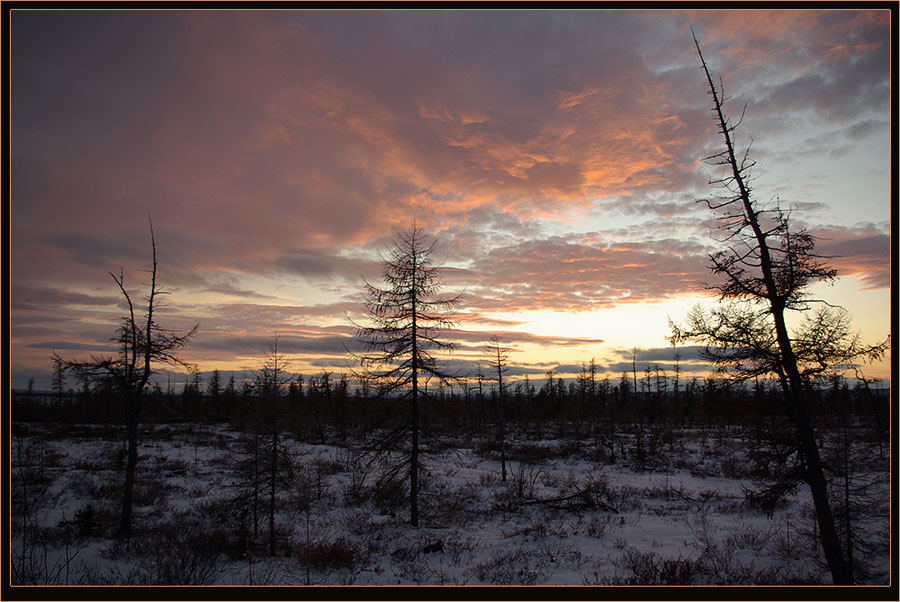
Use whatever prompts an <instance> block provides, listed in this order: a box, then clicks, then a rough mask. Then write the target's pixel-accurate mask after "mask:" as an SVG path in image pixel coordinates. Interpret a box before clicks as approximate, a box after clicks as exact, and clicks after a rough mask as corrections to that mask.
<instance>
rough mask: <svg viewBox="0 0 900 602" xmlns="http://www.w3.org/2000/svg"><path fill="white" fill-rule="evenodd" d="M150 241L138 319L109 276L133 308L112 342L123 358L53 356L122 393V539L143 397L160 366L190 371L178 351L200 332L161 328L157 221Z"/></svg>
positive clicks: (121, 279) (119, 279)
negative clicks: (146, 279) (147, 278)
mask: <svg viewBox="0 0 900 602" xmlns="http://www.w3.org/2000/svg"><path fill="white" fill-rule="evenodd" d="M150 242H151V246H152V251H153V268H152V269H150V270H147V272H148V273H149V274H150V283H149V285H148V286H149V292H148V293H147V296H146V297H144V301H145V305H144V311H145V314H144V316H143V317H142V318H139V317H138V315H137V308H136V307H135V303H134V301H133V300H132V297H131V293H129V292H128V289H127V288H126V287H125V274H124V270H123V271H120V273H119V274H118V275H116V274H113V273H112V272H110V276H112V279H113V280H114V281H115V283H116V285H117V286H118V287H119V291H120V292H121V293H122V296H123V297H124V298H125V303H126V305H127V307H128V315H126V316H124V317H123V318H122V319H121V322H120V325H119V328H118V331H117V334H116V336H115V337H114V338H113V340H114V341H115V342H116V343H118V344H119V353H118V354H117V355H115V356H108V357H102V356H96V355H92V356H91V358H90V359H89V360H87V361H72V360H66V359H63V358H62V357H60V356H58V355H56V353H54V354H53V356H52V359H53V361H54V362H57V361H58V362H60V363H61V365H63V366H65V368H66V370H70V371H72V372H74V373H75V374H76V375H77V377H78V378H79V380H81V381H83V382H84V383H89V382H94V383H101V382H105V383H108V384H110V385H112V387H113V388H114V389H115V390H116V391H117V392H118V393H119V395H120V396H121V399H122V404H123V410H124V419H125V431H126V443H127V461H126V465H125V484H124V486H123V488H122V512H121V517H120V521H119V534H120V535H121V536H125V537H127V536H129V535H130V534H131V522H132V507H133V505H134V479H135V471H136V467H137V446H138V426H139V424H140V416H141V409H142V405H143V401H144V393H145V389H146V388H147V384H148V383H149V382H150V377H151V376H152V375H153V374H154V373H155V369H154V366H155V365H157V364H169V365H175V364H180V365H183V366H186V365H187V364H186V363H185V362H184V361H182V360H181V359H180V358H179V357H178V356H177V355H176V352H177V351H178V350H179V349H182V348H184V347H185V346H186V345H187V344H188V343H189V342H190V339H191V337H193V335H194V333H195V332H196V330H197V326H196V325H195V326H194V327H193V328H191V329H190V330H188V331H186V332H179V331H175V330H169V329H165V328H162V327H161V326H160V325H159V324H158V323H157V321H156V311H157V310H158V309H159V307H160V305H161V303H160V297H161V296H163V295H167V294H168V293H167V292H166V291H163V290H161V289H159V288H158V284H157V281H156V279H157V269H158V262H157V252H156V236H155V235H154V233H153V222H152V221H151V222H150Z"/></svg>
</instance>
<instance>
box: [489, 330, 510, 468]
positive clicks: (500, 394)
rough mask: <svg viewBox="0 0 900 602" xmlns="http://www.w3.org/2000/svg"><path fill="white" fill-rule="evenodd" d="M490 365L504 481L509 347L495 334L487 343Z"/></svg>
mask: <svg viewBox="0 0 900 602" xmlns="http://www.w3.org/2000/svg"><path fill="white" fill-rule="evenodd" d="M487 350H488V353H489V354H490V362H491V367H492V368H493V370H494V373H495V374H496V375H497V428H498V435H499V438H500V475H501V480H502V481H503V482H504V483H505V482H506V405H505V404H506V396H505V395H504V385H503V375H504V374H505V373H506V372H507V371H508V370H509V366H508V363H509V348H508V347H504V346H503V345H502V344H501V342H500V338H499V337H498V336H497V335H491V340H490V343H489V344H488V348H487Z"/></svg>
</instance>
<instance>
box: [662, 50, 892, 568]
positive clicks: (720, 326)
mask: <svg viewBox="0 0 900 602" xmlns="http://www.w3.org/2000/svg"><path fill="white" fill-rule="evenodd" d="M694 43H695V46H696V47H697V53H698V55H699V56H700V62H701V65H702V68H703V71H704V73H705V75H706V79H707V83H708V85H709V93H710V95H711V96H712V99H713V109H712V110H713V113H714V114H715V118H716V122H717V125H718V129H719V133H720V134H721V135H722V137H723V139H724V145H725V149H724V150H723V151H722V152H720V153H718V154H716V155H713V156H712V157H709V158H708V160H709V161H710V162H711V163H712V164H714V165H717V166H721V167H723V168H724V169H725V171H726V175H725V176H724V177H723V178H722V179H720V180H716V181H714V182H711V183H714V184H718V185H720V186H721V187H723V188H724V189H725V190H726V194H725V195H724V196H722V197H720V198H718V199H716V200H707V201H705V202H706V204H707V205H708V207H709V208H710V209H711V210H712V211H714V212H716V215H717V218H718V219H719V223H720V228H721V229H722V230H723V231H724V232H725V234H726V238H725V241H724V242H727V243H728V247H727V248H726V249H724V250H722V251H719V252H717V253H714V254H713V255H711V256H710V259H711V262H712V264H711V270H712V272H713V273H714V274H716V275H717V276H720V277H721V278H722V280H721V282H720V284H718V285H716V286H714V287H713V288H715V289H716V290H718V292H719V293H720V299H721V301H722V302H723V303H721V304H720V305H719V306H717V307H716V308H714V309H712V310H706V309H704V308H702V307H699V306H698V307H695V308H694V309H693V310H692V311H691V312H690V313H689V314H688V316H687V318H686V324H685V325H684V326H680V325H676V324H674V323H672V324H671V327H672V340H673V342H677V343H683V342H686V341H695V342H699V343H701V344H704V345H705V346H706V349H705V352H704V353H703V355H704V357H705V359H706V360H708V361H710V362H711V363H712V364H713V365H715V366H717V367H719V368H720V369H722V370H723V371H726V372H729V373H730V374H731V375H732V376H734V377H735V378H738V379H747V378H752V377H755V376H762V375H768V374H775V375H776V376H777V377H778V379H779V381H780V383H781V388H782V393H783V398H784V404H785V410H786V412H787V415H788V418H789V419H790V422H791V424H792V425H793V436H794V438H795V443H796V449H795V453H796V455H797V459H798V463H799V469H798V471H797V474H798V475H799V478H801V479H802V480H803V481H804V482H805V483H806V484H807V485H808V487H809V489H810V491H811V493H812V497H813V502H814V506H815V511H816V518H817V523H818V526H819V529H820V533H821V542H822V548H823V551H824V553H825V558H826V560H827V562H828V567H829V570H830V571H831V574H832V579H833V581H834V583H835V584H850V583H852V581H853V578H852V574H851V571H850V570H849V567H848V563H847V561H846V559H845V558H844V555H843V554H842V551H841V544H840V540H839V537H838V532H837V530H836V528H835V522H834V516H833V513H832V509H831V503H830V502H829V498H828V483H827V481H826V478H825V471H824V469H823V466H822V460H821V457H820V453H819V448H818V445H817V442H816V431H815V426H814V423H813V413H812V408H811V404H810V401H809V399H808V396H807V389H808V384H809V380H810V378H811V376H813V375H815V374H817V373H820V372H822V371H825V370H828V369H830V368H832V367H834V366H835V365H839V364H847V363H849V362H852V361H854V360H857V359H859V358H878V357H880V356H881V355H883V353H884V352H885V350H886V349H887V345H888V343H887V342H885V343H881V344H879V345H872V346H867V345H863V344H861V343H860V342H859V339H858V337H857V336H855V335H854V334H852V333H851V332H850V330H849V328H848V318H847V315H846V312H844V311H843V310H840V309H839V308H834V307H832V306H830V305H828V304H825V303H824V302H821V301H817V300H814V299H811V298H810V296H809V287H810V285H812V284H814V283H816V282H820V281H830V280H832V279H834V278H835V276H836V274H837V273H836V271H835V270H834V269H832V268H830V267H828V266H827V265H826V264H825V263H824V261H823V259H824V258H822V257H821V256H819V255H817V254H816V252H815V238H814V237H813V236H812V235H811V234H809V233H808V232H807V231H805V230H802V229H801V230H792V229H791V220H790V214H789V213H786V212H784V211H782V210H781V209H780V208H779V207H777V206H776V207H774V208H772V209H766V208H764V207H763V208H761V207H759V206H758V205H757V203H756V202H755V201H754V200H753V199H752V197H751V187H750V171H751V169H752V168H753V165H754V162H753V161H752V160H751V159H750V158H749V146H748V147H747V149H746V150H745V151H744V152H743V154H741V155H740V156H739V152H738V150H737V149H736V148H735V141H734V132H735V130H736V128H737V127H738V126H739V125H740V123H741V122H740V121H738V122H737V123H732V122H731V121H729V120H728V118H727V117H726V115H725V111H724V103H725V101H726V98H725V96H724V93H723V91H722V85H721V83H719V85H716V83H715V82H714V81H713V78H712V75H711V74H710V71H709V69H708V67H707V64H706V61H705V60H704V58H703V53H702V52H701V51H700V44H699V42H697V39H696V37H695V38H694ZM742 118H743V115H742ZM725 301H729V303H724V302H725ZM817 302H818V303H822V305H823V308H822V309H821V310H820V311H818V312H817V313H815V314H814V316H813V317H808V318H807V320H806V322H805V323H804V325H803V326H802V327H801V328H800V329H799V331H798V332H797V333H796V334H794V335H792V334H791V333H790V332H789V330H788V327H787V320H786V314H787V312H789V311H801V312H806V311H808V310H809V309H810V308H811V304H812V303H817Z"/></svg>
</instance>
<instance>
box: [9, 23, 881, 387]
mask: <svg viewBox="0 0 900 602" xmlns="http://www.w3.org/2000/svg"><path fill="white" fill-rule="evenodd" d="M10 22H11V24H10V30H11V31H10V37H9V42H10V55H9V56H10V65H11V71H10V88H9V89H10V93H9V98H10V102H11V114H10V147H11V148H10V162H9V165H10V184H9V188H10V193H11V203H10V211H9V215H8V219H7V224H8V225H9V231H8V237H9V238H8V241H9V251H10V265H9V268H8V269H9V280H10V291H11V293H10V308H11V314H10V315H11V317H10V342H9V349H8V353H9V356H8V357H9V360H10V369H11V375H12V384H13V386H16V387H24V386H26V384H27V381H28V379H29V378H30V377H33V378H35V386H36V387H37V388H49V387H50V376H49V375H50V372H51V363H50V359H49V356H50V354H51V353H52V352H53V351H56V352H58V353H60V354H61V355H63V356H65V357H70V358H73V359H79V358H85V359H86V358H87V357H88V356H89V355H90V354H91V353H101V354H102V353H110V352H114V348H113V347H111V343H110V338H111V337H112V335H113V334H114V329H115V327H116V320H117V318H118V317H119V316H121V315H123V311H124V310H123V305H122V303H121V301H122V298H121V295H120V294H119V293H118V290H117V288H116V285H115V283H114V282H113V280H112V278H111V277H110V275H109V272H110V271H112V272H115V273H119V271H120V269H124V273H125V279H126V284H127V285H129V289H130V290H132V291H133V292H134V293H135V295H136V296H139V295H140V293H139V291H141V290H142V289H141V286H140V285H141V283H143V282H147V278H146V276H147V274H146V272H142V271H141V270H144V269H147V268H149V267H150V237H149V230H148V215H150V216H152V220H153V226H154V229H155V232H156V238H157V243H158V247H159V261H160V275H159V276H160V281H161V283H162V286H163V288H165V290H167V291H169V292H170V293H171V294H170V295H168V296H167V297H166V299H165V302H166V306H165V307H164V308H163V310H162V312H161V314H160V322H161V323H162V325H163V326H166V327H170V328H188V327H190V326H191V325H193V324H194V323H199V330H198V333H197V335H196V337H195V339H194V342H193V344H192V345H191V346H190V347H189V348H188V349H187V350H185V352H184V354H183V356H184V358H185V359H186V360H189V361H191V362H194V363H196V364H197V365H198V367H199V369H200V370H202V371H203V372H208V371H211V370H213V369H219V370H222V371H226V373H227V372H231V371H234V372H235V373H236V374H237V373H240V372H242V371H244V370H252V369H255V368H258V367H259V364H260V361H261V354H262V352H263V351H264V350H265V348H266V345H267V343H268V342H269V341H271V339H272V337H273V336H274V335H275V334H276V333H277V335H278V336H279V348H280V350H281V351H283V352H285V353H287V354H288V355H289V356H290V359H291V362H292V364H291V370H292V371H293V372H295V373H303V374H306V375H309V374H314V373H317V372H320V371H321V370H323V369H329V370H334V371H336V372H339V371H341V370H344V371H346V369H347V368H346V364H347V361H348V357H347V354H346V352H345V346H349V347H353V338H352V337H353V334H354V329H353V327H352V325H351V323H350V321H349V318H348V316H349V317H354V318H355V319H360V318H361V317H362V316H361V315H360V310H361V309H362V305H361V300H362V297H361V285H362V283H363V280H364V279H368V280H369V281H371V282H378V281H379V274H380V265H379V260H378V251H379V250H382V249H384V248H385V246H386V244H387V243H388V242H389V241H390V240H391V238H392V236H393V234H394V233H395V232H396V231H398V230H400V229H403V228H404V227H405V226H406V225H408V223H409V222H410V221H411V220H412V219H413V218H414V219H416V220H417V221H418V223H419V224H420V225H422V226H424V227H425V228H426V229H427V230H428V231H430V232H431V233H432V234H434V235H435V236H436V237H437V240H438V247H437V251H436V254H435V259H436V260H437V262H438V263H441V264H443V265H445V266H447V268H449V269H448V270H447V271H446V272H445V283H446V290H448V291H460V292H462V294H463V297H462V304H461V305H460V306H459V308H458V309H459V324H458V327H457V328H456V330H455V331H453V332H452V333H450V334H449V335H448V338H450V339H451V340H453V341H455V342H456V343H458V344H459V348H458V350H457V352H456V353H455V354H454V355H453V356H452V361H451V362H450V364H451V367H453V368H454V369H456V370H458V371H459V372H461V373H464V372H466V371H468V370H471V368H472V366H473V365H474V364H475V363H476V362H477V361H479V360H481V359H483V358H484V356H485V354H484V351H483V346H484V344H485V342H486V340H487V339H488V337H489V336H490V335H491V334H497V335H498V336H500V338H501V340H502V341H503V342H504V344H506V345H507V346H509V347H511V348H512V349H514V353H513V354H512V355H511V361H512V364H513V370H512V372H511V374H513V375H515V376H522V375H524V374H528V375H529V376H530V378H533V379H538V380H540V379H542V378H543V377H544V374H545V372H546V371H547V370H550V369H552V370H554V371H555V372H557V373H558V374H559V375H561V376H563V377H567V378H568V377H570V376H572V373H573V372H574V371H577V370H578V368H579V367H580V365H581V364H582V362H587V361H589V360H590V359H591V358H595V359H596V361H597V363H598V365H599V368H600V370H601V371H608V372H610V373H611V375H612V378H615V379H618V376H619V375H620V374H621V372H622V371H623V370H625V369H627V370H630V369H631V358H632V352H633V350H636V354H637V359H638V370H642V369H643V366H645V365H646V364H647V362H650V363H652V364H654V365H660V366H661V367H663V368H665V369H671V366H672V364H673V356H674V353H675V350H673V349H672V347H671V346H670V345H669V344H668V342H667V341H666V339H665V337H666V335H667V334H669V330H668V323H667V316H669V317H671V318H673V319H675V320H679V319H681V318H682V317H683V316H684V315H685V314H686V313H687V311H688V310H689V309H690V308H691V307H692V306H693V305H694V304H695V303H697V302H703V303H711V302H712V301H714V297H711V296H710V293H709V292H708V291H705V290H704V283H705V282H709V281H710V280H711V276H710V273H709V271H708V269H707V265H708V259H707V255H708V254H709V253H711V252H714V251H715V250H718V249H720V248H722V243H720V242H717V241H716V239H715V238H714V234H715V232H714V231H713V230H712V228H713V227H714V224H713V222H712V219H711V218H712V215H711V214H710V213H709V211H708V210H707V209H705V206H704V205H702V204H700V203H698V202H697V201H698V199H703V198H707V197H709V196H710V195H713V194H716V193H718V192H719V191H718V190H717V189H715V188H713V187H711V186H709V185H708V181H709V180H710V179H711V178H716V177H719V176H720V175H721V174H720V172H718V171H717V170H716V169H714V168H711V167H709V166H707V165H706V164H704V163H703V162H702V161H701V160H702V159H703V158H704V157H707V156H709V155H711V154H714V153H716V152H718V151H719V150H720V148H721V147H720V142H721V139H720V138H719V137H718V134H717V132H716V128H715V122H714V121H713V116H712V114H711V112H710V97H709V95H708V91H707V88H706V83H705V79H704V75H703V72H702V70H701V69H700V64H699V60H698V57H697V54H696V50H695V48H694V46H693V40H692V37H691V27H693V29H694V32H695V33H696V35H697V37H698V39H699V40H700V43H701V45H702V48H703V52H704V55H705V57H706V59H707V62H708V63H709V66H710V68H711V69H712V70H713V71H714V72H715V73H717V74H719V75H721V77H722V79H723V82H724V86H725V91H726V93H727V94H728V96H729V97H730V101H729V103H728V105H726V108H727V109H729V110H730V114H731V116H732V117H733V119H734V120H737V118H738V117H739V116H740V113H741V110H742V108H743V107H744V105H746V106H747V110H746V116H745V118H744V121H743V124H742V126H741V129H740V130H739V131H738V143H739V144H741V145H742V146H745V145H746V144H747V143H748V142H749V141H750V139H751V137H752V140H753V147H752V156H753V157H754V158H755V160H756V161H757V166H756V168H755V169H754V171H753V175H754V177H755V182H754V183H755V195H756V198H757V199H758V200H759V201H760V202H769V201H772V200H775V199H778V200H779V201H780V202H781V203H782V205H783V206H785V207H791V208H793V210H794V212H793V220H794V223H795V224H796V225H798V226H799V225H802V226H805V227H807V228H809V229H810V231H812V232H813V233H814V234H816V235H817V236H819V237H820V242H819V245H820V250H821V252H822V253H823V254H825V255H829V256H834V258H833V259H831V260H830V263H831V264H832V265H833V266H834V267H836V268H837V269H838V270H839V274H840V279H839V280H838V281H837V282H836V283H835V284H834V285H833V286H830V287H821V290H819V289H817V290H816V293H817V295H818V296H820V297H822V298H825V299H828V300H829V301H831V302H833V303H836V304H841V305H843V306H845V307H846V308H847V309H848V310H849V311H850V312H851V313H852V314H853V316H854V326H855V327H856V328H857V329H859V330H860V332H861V334H862V336H863V338H864V339H865V340H867V341H869V342H872V343H874V342H877V341H880V340H882V339H883V338H884V337H885V336H887V334H888V333H889V332H890V328H891V323H890V317H891V275H890V274H891V272H890V259H891V258H890V248H891V246H890V225H891V187H892V179H891V173H892V172H891V168H892V162H891V150H892V148H891V132H892V123H891V116H892V115H891V96H890V95H891V65H890V58H891V54H892V53H891V38H890V34H891V31H890V28H891V15H890V13H889V12H888V11H885V10H881V11H871V12H869V11H855V10H839V11H824V12H823V11H762V10H750V11H739V10H730V11H728V10H722V11H680V10H679V11H676V10H672V11H666V10H646V11H642V10H609V11H607V10H577V11H563V10H535V11H521V10H509V11H480V10H479V11H476V10H449V11H443V10H411V11H396V10H384V11H352V10H346V11H336V10H335V11H333V10H317V11H282V10H273V11H224V10H208V11H164V10H160V11H146V12H145V11H103V10H98V11H71V12H69V11H55V10H49V11H32V10H14V11H12V13H11V19H10ZM681 355H682V360H681V362H682V365H681V367H682V369H683V370H685V371H694V372H695V373H697V374H700V373H701V372H702V367H701V366H699V365H697V363H696V359H695V358H696V356H695V354H694V353H693V351H692V350H691V349H682V350H681ZM864 373H865V374H866V375H867V376H876V377H881V378H888V377H889V375H890V371H889V363H888V362H885V363H882V364H879V365H875V366H866V367H865V368H864ZM182 382H183V381H182ZM70 386H73V383H70Z"/></svg>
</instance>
